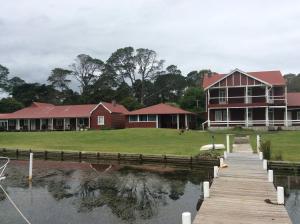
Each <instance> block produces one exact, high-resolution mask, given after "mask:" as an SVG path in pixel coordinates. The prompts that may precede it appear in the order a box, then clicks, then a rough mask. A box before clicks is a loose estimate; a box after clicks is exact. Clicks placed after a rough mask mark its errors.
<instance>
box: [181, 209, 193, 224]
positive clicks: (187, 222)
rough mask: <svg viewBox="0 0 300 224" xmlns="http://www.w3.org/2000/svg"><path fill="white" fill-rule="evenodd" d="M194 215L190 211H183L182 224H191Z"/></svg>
mask: <svg viewBox="0 0 300 224" xmlns="http://www.w3.org/2000/svg"><path fill="white" fill-rule="evenodd" d="M191 223H192V217H191V213H190V212H183V213H182V224H191Z"/></svg>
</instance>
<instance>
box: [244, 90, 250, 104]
mask: <svg viewBox="0 0 300 224" xmlns="http://www.w3.org/2000/svg"><path fill="white" fill-rule="evenodd" d="M244 102H245V103H249V102H248V86H246V89H245V101H244Z"/></svg>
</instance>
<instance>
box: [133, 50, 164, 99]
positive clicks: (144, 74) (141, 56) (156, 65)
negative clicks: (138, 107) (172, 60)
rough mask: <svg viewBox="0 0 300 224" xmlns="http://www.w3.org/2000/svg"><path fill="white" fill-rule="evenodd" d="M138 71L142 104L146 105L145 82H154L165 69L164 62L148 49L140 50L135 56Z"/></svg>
mask: <svg viewBox="0 0 300 224" xmlns="http://www.w3.org/2000/svg"><path fill="white" fill-rule="evenodd" d="M135 62H136V69H137V71H138V74H139V76H140V78H141V94H140V102H141V104H144V97H145V95H144V94H145V82H146V81H147V80H153V79H154V78H155V77H156V76H157V75H158V74H159V72H160V71H161V69H162V67H163V63H164V61H163V60H158V59H157V53H156V52H155V51H153V50H149V49H146V48H139V49H137V50H136V55H135Z"/></svg>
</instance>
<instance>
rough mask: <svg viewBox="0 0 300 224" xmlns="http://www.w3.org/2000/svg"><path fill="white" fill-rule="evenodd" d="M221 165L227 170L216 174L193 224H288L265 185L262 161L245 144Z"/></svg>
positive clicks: (271, 188)
mask: <svg viewBox="0 0 300 224" xmlns="http://www.w3.org/2000/svg"><path fill="white" fill-rule="evenodd" d="M225 163H226V164H228V167H227V168H222V169H220V170H219V174H218V177H217V178H215V179H214V180H213V183H212V185H211V187H210V197H209V198H205V199H204V202H203V204H202V206H201V208H200V210H199V211H198V213H197V214H196V217H195V219H194V221H193V224H203V223H210V224H211V223H231V224H235V223H249V224H250V223H255V224H259V223H261V224H268V223H272V224H274V223H275V224H276V223H278V224H279V223H280V224H284V223H291V220H290V218H289V216H288V213H287V211H286V209H285V207H284V205H278V204H277V193H276V189H275V187H274V185H273V183H271V182H268V175H267V171H266V170H263V165H262V161H261V160H259V157H258V155H257V154H253V153H252V149H251V146H250V145H249V144H237V145H234V147H233V153H230V154H228V157H227V159H226V160H225ZM266 199H267V201H270V202H271V203H267V202H266V201H265V200H266Z"/></svg>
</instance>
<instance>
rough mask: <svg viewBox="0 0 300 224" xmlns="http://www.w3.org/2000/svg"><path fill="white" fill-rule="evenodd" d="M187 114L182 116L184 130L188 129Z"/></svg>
mask: <svg viewBox="0 0 300 224" xmlns="http://www.w3.org/2000/svg"><path fill="white" fill-rule="evenodd" d="M187 120H188V119H187V114H185V115H184V125H185V129H189V127H188V121H187Z"/></svg>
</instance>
